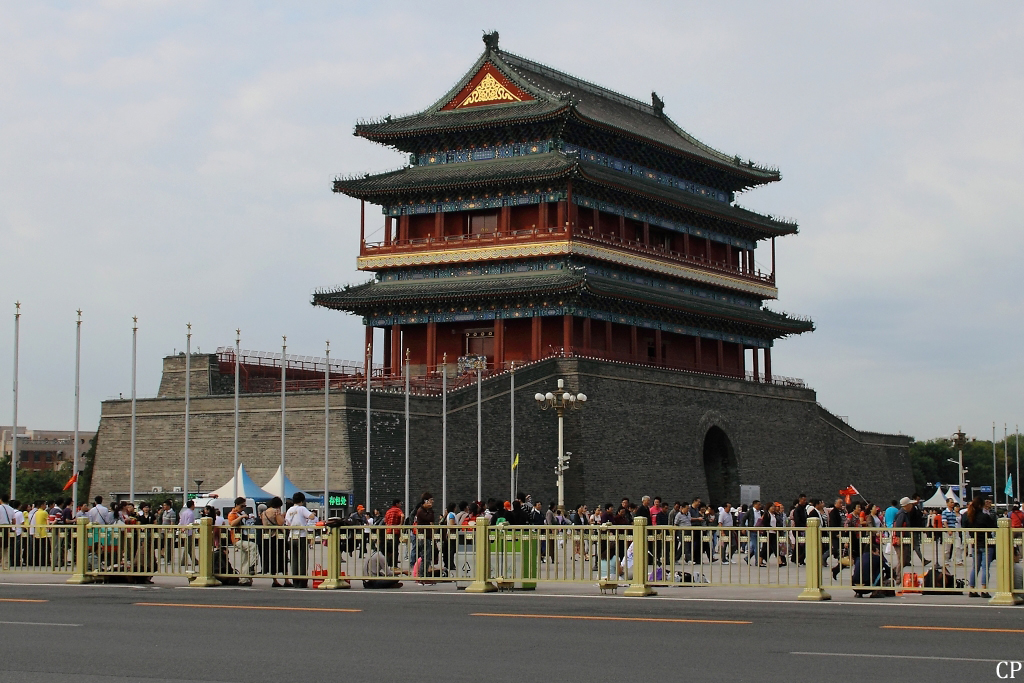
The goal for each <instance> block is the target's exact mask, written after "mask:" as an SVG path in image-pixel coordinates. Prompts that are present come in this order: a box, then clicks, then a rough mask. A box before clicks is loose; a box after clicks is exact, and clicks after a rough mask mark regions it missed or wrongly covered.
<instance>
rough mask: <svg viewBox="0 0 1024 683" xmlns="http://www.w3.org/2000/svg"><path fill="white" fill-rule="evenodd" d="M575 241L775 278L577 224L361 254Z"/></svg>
mask: <svg viewBox="0 0 1024 683" xmlns="http://www.w3.org/2000/svg"><path fill="white" fill-rule="evenodd" d="M565 240H575V241H579V242H583V243H588V244H595V245H599V246H603V247H613V248H616V249H621V250H623V251H627V252H631V253H634V254H638V255H642V256H644V257H646V258H653V259H656V260H659V261H665V262H667V263H674V264H682V265H686V266H690V267H696V268H699V269H701V270H707V271H712V272H716V273H722V274H724V275H729V276H730V277H736V278H740V279H743V280H749V281H750V282H757V283H759V284H768V285H774V284H775V278H774V275H772V274H771V273H762V272H761V271H759V270H758V271H747V270H743V269H741V268H738V267H736V266H733V265H730V264H728V263H726V262H724V261H712V260H709V259H707V258H705V257H703V256H698V255H693V254H684V253H682V252H678V251H673V250H671V249H665V248H664V247H662V246H656V245H653V244H645V243H644V242H640V241H636V240H624V239H621V238H620V237H619V236H618V235H617V234H615V233H600V232H598V231H596V230H594V229H593V228H581V227H578V226H577V227H574V228H573V229H572V231H571V232H570V230H569V228H568V226H566V227H564V228H559V227H550V228H527V229H523V230H513V231H510V232H493V233H483V234H475V235H446V236H444V237H440V238H438V237H418V238H415V239H408V240H393V241H392V242H390V243H385V242H364V243H363V245H362V249H361V250H360V252H359V254H360V256H380V255H384V254H409V253H416V252H421V251H457V250H460V249H471V248H473V247H486V246H492V245H508V244H524V243H542V242H553V241H565Z"/></svg>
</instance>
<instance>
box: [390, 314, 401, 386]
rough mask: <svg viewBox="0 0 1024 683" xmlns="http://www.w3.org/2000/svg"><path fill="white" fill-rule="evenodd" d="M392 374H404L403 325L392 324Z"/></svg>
mask: <svg viewBox="0 0 1024 683" xmlns="http://www.w3.org/2000/svg"><path fill="white" fill-rule="evenodd" d="M391 374H392V375H396V376H397V375H401V374H402V326H401V325H392V326H391Z"/></svg>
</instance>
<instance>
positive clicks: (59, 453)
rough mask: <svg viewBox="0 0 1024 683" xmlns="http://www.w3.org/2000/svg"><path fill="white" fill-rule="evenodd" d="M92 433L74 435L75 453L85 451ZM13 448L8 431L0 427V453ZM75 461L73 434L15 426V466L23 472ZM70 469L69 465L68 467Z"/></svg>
mask: <svg viewBox="0 0 1024 683" xmlns="http://www.w3.org/2000/svg"><path fill="white" fill-rule="evenodd" d="M95 436H96V432H83V431H79V432H78V452H79V454H84V453H85V452H86V451H87V450H89V445H90V442H91V441H92V440H93V438H94V437H95ZM13 447H14V441H13V439H11V428H10V426H7V427H0V452H2V453H3V455H4V456H9V455H10V454H11V451H12V450H13ZM74 458H75V433H74V432H73V431H64V430H52V429H27V428H25V427H18V467H19V468H21V469H23V470H59V469H60V468H61V465H63V464H64V463H71V461H72V460H74ZM69 467H70V464H69Z"/></svg>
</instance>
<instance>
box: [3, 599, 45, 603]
mask: <svg viewBox="0 0 1024 683" xmlns="http://www.w3.org/2000/svg"><path fill="white" fill-rule="evenodd" d="M0 602H50V601H49V600H29V599H27V598H0Z"/></svg>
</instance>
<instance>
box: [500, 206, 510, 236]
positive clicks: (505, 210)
mask: <svg viewBox="0 0 1024 683" xmlns="http://www.w3.org/2000/svg"><path fill="white" fill-rule="evenodd" d="M511 227H512V207H510V206H503V207H501V212H500V213H499V214H498V232H500V233H501V234H503V235H507V234H508V231H509V228H511Z"/></svg>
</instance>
